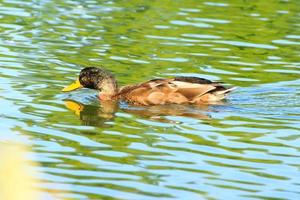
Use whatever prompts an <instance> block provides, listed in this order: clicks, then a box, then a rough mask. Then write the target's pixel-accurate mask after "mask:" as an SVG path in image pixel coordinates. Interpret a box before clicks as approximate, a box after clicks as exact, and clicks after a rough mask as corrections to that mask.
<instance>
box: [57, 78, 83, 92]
mask: <svg viewBox="0 0 300 200" xmlns="http://www.w3.org/2000/svg"><path fill="white" fill-rule="evenodd" d="M82 87H83V86H82V85H81V84H80V82H79V79H77V80H76V81H75V82H74V83H72V84H71V85H68V86H67V87H65V88H64V89H62V91H63V92H69V91H72V90H76V89H79V88H82Z"/></svg>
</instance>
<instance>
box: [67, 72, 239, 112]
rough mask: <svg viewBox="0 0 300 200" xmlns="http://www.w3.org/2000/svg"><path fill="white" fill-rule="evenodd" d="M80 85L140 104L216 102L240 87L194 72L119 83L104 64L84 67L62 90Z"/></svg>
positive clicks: (102, 98)
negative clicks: (199, 75) (136, 82)
mask: <svg viewBox="0 0 300 200" xmlns="http://www.w3.org/2000/svg"><path fill="white" fill-rule="evenodd" d="M79 88H90V89H96V90H98V92H99V93H98V97H99V99H100V101H124V102H127V103H128V104H132V105H136V106H149V105H166V104H194V105H203V104H215V103H216V102H220V101H222V100H223V99H225V98H226V96H227V94H228V93H230V92H231V91H233V90H235V89H236V88H235V87H225V86H224V85H223V84H222V82H219V81H211V80H208V79H205V78H199V77H192V76H176V77H173V78H156V79H151V80H148V81H145V82H142V83H139V84H132V85H127V86H123V87H119V86H118V84H117V81H116V79H115V77H114V75H113V74H112V73H111V72H110V71H108V70H106V69H104V68H102V67H85V68H83V69H82V70H81V71H80V73H79V77H78V78H77V79H76V81H75V82H74V83H72V84H71V85H69V86H67V87H65V88H63V90H62V91H63V92H69V91H73V90H76V89H79Z"/></svg>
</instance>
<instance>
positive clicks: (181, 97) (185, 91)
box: [116, 77, 234, 105]
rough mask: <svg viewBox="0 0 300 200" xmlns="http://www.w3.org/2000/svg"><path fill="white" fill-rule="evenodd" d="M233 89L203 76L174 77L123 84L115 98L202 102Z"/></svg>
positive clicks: (141, 101) (139, 101)
mask: <svg viewBox="0 0 300 200" xmlns="http://www.w3.org/2000/svg"><path fill="white" fill-rule="evenodd" d="M233 89H234V88H229V89H226V88H225V87H224V86H222V85H221V84H220V83H218V82H212V81H210V80H207V79H203V78H198V77H175V78H172V79H153V80H150V81H147V82H144V83H141V84H138V85H131V86H125V87H123V88H121V89H120V91H119V93H118V95H117V96H116V98H118V99H121V100H125V101H127V102H128V103H131V104H134V105H163V104H184V103H191V104H203V103H210V102H216V101H220V100H222V99H224V98H225V94H226V93H228V92H230V91H232V90H233Z"/></svg>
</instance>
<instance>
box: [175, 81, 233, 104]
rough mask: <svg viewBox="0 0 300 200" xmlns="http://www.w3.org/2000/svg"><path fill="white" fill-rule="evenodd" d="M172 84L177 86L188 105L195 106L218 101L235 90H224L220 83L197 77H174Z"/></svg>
mask: <svg viewBox="0 0 300 200" xmlns="http://www.w3.org/2000/svg"><path fill="white" fill-rule="evenodd" d="M172 83H173V84H175V85H177V87H178V92H179V93H181V94H182V95H184V96H185V97H187V98H188V99H189V102H190V103H196V104H201V103H205V102H216V101H220V100H222V99H224V98H225V95H226V94H227V93H229V92H231V91H232V90H234V89H235V88H226V87H224V86H223V85H222V84H221V82H216V81H210V80H208V79H204V78H198V77H184V76H183V77H182V76H181V77H175V78H174V81H172Z"/></svg>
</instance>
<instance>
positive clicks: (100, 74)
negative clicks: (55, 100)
mask: <svg viewBox="0 0 300 200" xmlns="http://www.w3.org/2000/svg"><path fill="white" fill-rule="evenodd" d="M83 87H84V88H90V89H96V90H98V91H99V98H100V99H101V100H110V99H112V97H113V96H114V95H115V94H117V92H118V87H117V82H116V80H115V78H114V76H113V75H112V74H111V73H110V72H108V71H106V70H104V69H102V68H97V67H86V68H84V69H82V70H81V71H80V74H79V78H78V79H77V80H76V81H75V82H74V83H72V84H71V85H69V86H67V87H65V88H64V89H63V90H62V91H63V92H69V91H72V90H76V89H79V88H83Z"/></svg>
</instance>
